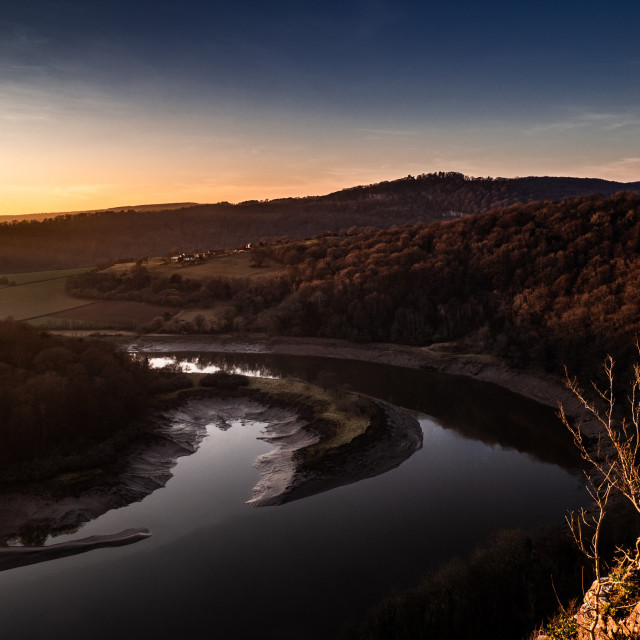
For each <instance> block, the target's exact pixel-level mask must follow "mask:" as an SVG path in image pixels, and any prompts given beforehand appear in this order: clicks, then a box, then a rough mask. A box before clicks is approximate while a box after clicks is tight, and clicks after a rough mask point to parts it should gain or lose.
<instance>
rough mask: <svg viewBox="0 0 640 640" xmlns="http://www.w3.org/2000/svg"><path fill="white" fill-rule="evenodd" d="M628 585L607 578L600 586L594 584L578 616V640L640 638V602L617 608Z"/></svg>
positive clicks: (596, 583) (636, 571)
mask: <svg viewBox="0 0 640 640" xmlns="http://www.w3.org/2000/svg"><path fill="white" fill-rule="evenodd" d="M634 572H635V573H638V570H637V569H635V570H634ZM624 584H625V583H624V582H623V583H621V582H617V581H613V580H612V579H611V578H604V579H603V580H601V581H600V583H598V581H597V580H596V581H594V583H593V584H592V585H591V588H590V589H589V591H587V593H586V595H585V597H584V603H583V604H582V606H581V607H580V609H579V610H578V613H577V614H576V615H575V621H576V623H577V625H578V635H577V638H578V640H623V639H624V640H626V639H627V638H629V639H631V638H635V639H637V638H640V601H639V602H637V603H635V605H634V604H633V603H632V604H630V605H626V606H619V605H617V604H616V602H617V600H618V599H619V591H620V589H621V588H623V585H624ZM626 584H628V583H626Z"/></svg>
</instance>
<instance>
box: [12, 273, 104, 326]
mask: <svg viewBox="0 0 640 640" xmlns="http://www.w3.org/2000/svg"><path fill="white" fill-rule="evenodd" d="M83 271H88V269H66V270H62V271H35V272H31V273H8V274H2V275H3V276H6V277H7V278H8V279H9V281H11V282H15V283H16V286H10V287H9V286H6V287H0V318H6V317H8V316H11V317H12V318H13V319H14V320H29V319H31V318H37V317H39V316H44V315H49V314H53V313H57V312H59V311H65V310H67V309H72V308H74V307H79V306H83V305H86V304H91V302H90V301H88V300H79V299H78V298H72V297H71V296H69V295H68V294H67V293H66V292H65V290H64V285H65V282H66V279H67V277H68V276H70V275H74V274H76V273H81V272H83Z"/></svg>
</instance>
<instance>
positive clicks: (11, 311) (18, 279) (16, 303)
mask: <svg viewBox="0 0 640 640" xmlns="http://www.w3.org/2000/svg"><path fill="white" fill-rule="evenodd" d="M87 270H88V269H66V270H60V271H33V272H30V273H8V274H2V275H0V277H5V276H6V278H7V279H8V280H9V281H10V282H15V283H16V284H15V286H1V287H0V318H6V317H9V316H10V317H12V318H13V319H14V320H28V321H29V322H30V323H31V324H34V325H37V326H42V327H47V328H60V329H65V328H69V329H73V328H78V327H82V328H93V329H104V328H108V327H112V326H116V327H126V328H130V329H132V328H137V327H139V326H141V325H144V324H147V323H149V322H151V321H152V320H153V319H154V318H155V317H156V316H159V315H162V314H163V313H164V312H166V311H169V309H168V308H167V307H160V306H157V305H150V304H144V303H142V302H123V301H95V300H83V299H80V298H73V297H71V296H70V295H68V294H67V293H66V291H65V282H66V280H67V278H68V277H69V276H72V275H75V274H77V273H81V272H83V271H87ZM173 311H174V312H175V310H173Z"/></svg>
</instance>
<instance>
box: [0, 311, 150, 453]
mask: <svg viewBox="0 0 640 640" xmlns="http://www.w3.org/2000/svg"><path fill="white" fill-rule="evenodd" d="M151 379H152V376H151V374H150V372H149V371H148V370H147V367H146V365H145V364H144V363H143V362H140V361H136V360H133V359H131V358H130V357H129V356H128V355H127V354H125V353H122V352H120V351H118V350H117V349H116V348H115V347H113V346H112V345H110V344H107V343H105V342H100V341H98V340H85V339H79V338H63V337H58V336H52V335H49V334H47V333H44V332H41V331H38V330H37V329H34V328H33V327H30V326H28V325H26V324H23V323H19V322H14V321H11V320H5V321H0V442H1V443H2V446H1V447H0V461H1V462H2V463H8V462H11V463H15V462H18V461H20V460H26V459H29V458H33V457H36V456H43V455H53V454H56V453H59V452H64V451H67V450H71V449H72V447H73V446H75V445H77V444H78V443H80V442H84V443H88V442H92V441H98V440H102V439H104V438H105V437H107V436H109V435H111V434H113V433H115V432H117V431H119V430H122V429H127V428H129V427H130V426H131V425H132V424H133V423H134V422H135V421H136V420H137V419H139V418H140V417H141V416H142V415H143V414H144V412H145V410H146V409H147V408H148V401H149V397H150V393H151V390H152V385H151Z"/></svg>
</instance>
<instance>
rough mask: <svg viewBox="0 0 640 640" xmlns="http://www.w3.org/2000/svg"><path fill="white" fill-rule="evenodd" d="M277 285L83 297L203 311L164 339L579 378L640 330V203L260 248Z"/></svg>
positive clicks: (169, 285)
mask: <svg viewBox="0 0 640 640" xmlns="http://www.w3.org/2000/svg"><path fill="white" fill-rule="evenodd" d="M260 250H262V251H267V252H268V254H269V259H271V260H276V261H279V262H282V263H283V264H285V265H286V270H285V272H284V274H282V275H279V276H277V277H272V278H267V277H264V278H255V279H252V280H249V279H241V278H236V279H232V278H212V279H208V280H203V281H198V280H189V279H186V278H182V277H181V276H179V275H178V274H176V275H174V276H172V277H171V278H160V277H158V276H154V275H152V274H151V273H149V272H147V271H146V270H145V269H144V268H142V267H138V268H137V269H136V270H134V271H133V272H132V273H130V274H124V275H113V274H101V273H97V272H95V273H89V274H83V275H80V276H76V277H75V278H73V279H72V280H70V287H71V290H72V291H73V292H74V293H76V294H79V295H83V296H94V297H100V296H102V297H112V298H124V299H136V300H145V301H148V302H154V303H160V304H173V305H175V306H185V305H186V306H189V305H191V306H193V307H203V308H206V307H208V306H212V305H215V304H218V303H220V302H225V303H226V305H225V306H224V312H223V317H222V318H216V317H215V315H214V318H215V319H214V320H213V321H210V322H208V321H205V320H204V319H203V320H202V321H201V322H200V323H199V326H193V325H191V326H190V325H188V324H183V325H180V324H179V323H177V322H176V321H175V320H174V321H173V324H171V323H170V322H169V323H163V322H160V321H159V322H158V323H156V326H154V327H153V329H154V330H161V329H163V328H164V329H166V330H169V331H182V332H189V331H212V332H216V331H228V330H230V329H236V330H254V331H267V332H271V333H275V334H284V335H303V336H326V337H338V338H347V339H351V340H361V341H390V342H398V343H404V344H412V345H425V344H430V343H432V342H440V341H450V340H460V339H463V338H464V339H466V340H467V341H468V343H469V346H471V347H475V348H477V349H478V350H480V351H491V352H494V353H497V354H498V355H500V356H502V357H505V358H507V359H508V360H509V361H510V362H512V363H513V364H515V365H518V366H527V365H530V364H535V365H537V366H542V367H544V368H546V369H547V370H550V371H558V372H559V371H561V370H562V367H563V366H564V365H565V364H567V365H568V366H569V367H570V368H572V369H573V370H575V371H585V370H586V369H585V367H588V366H591V365H592V364H593V363H595V362H598V363H599V362H600V360H601V358H602V356H603V354H606V353H611V354H618V355H620V356H621V357H624V356H626V355H627V354H628V353H629V349H631V348H632V342H633V336H634V335H635V333H636V332H637V331H638V329H639V328H640V326H639V321H640V195H638V194H636V193H631V192H627V193H621V194H618V195H616V196H613V197H610V198H603V197H600V196H589V197H581V198H574V199H569V200H566V201H563V202H559V203H558V202H537V203H531V204H527V205H524V204H517V205H513V206H511V207H508V208H506V209H499V210H492V211H491V212H489V213H487V214H484V215H481V216H471V217H467V218H464V219H461V220H457V221H452V222H440V223H433V224H418V225H403V226H396V227H393V228H391V229H387V230H375V229H366V230H360V231H353V232H351V234H350V235H345V236H331V235H328V234H323V235H321V236H318V237H316V238H314V239H313V240H311V241H306V242H301V241H288V242H284V243H280V244H278V245H275V246H271V247H266V248H260Z"/></svg>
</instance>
